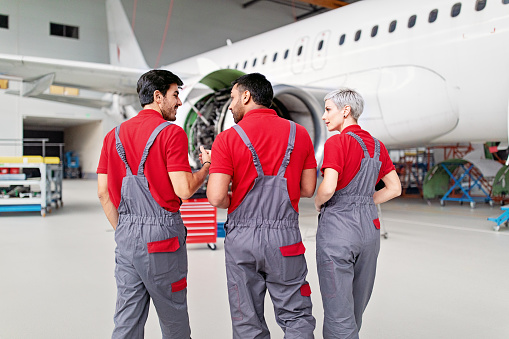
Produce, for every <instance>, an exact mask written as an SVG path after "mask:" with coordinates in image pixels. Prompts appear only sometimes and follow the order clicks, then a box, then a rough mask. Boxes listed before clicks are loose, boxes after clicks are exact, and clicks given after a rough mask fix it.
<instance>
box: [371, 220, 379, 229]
mask: <svg viewBox="0 0 509 339" xmlns="http://www.w3.org/2000/svg"><path fill="white" fill-rule="evenodd" d="M373 224H374V225H375V228H376V229H377V230H379V229H380V220H379V219H378V218H376V219H375V220H373Z"/></svg>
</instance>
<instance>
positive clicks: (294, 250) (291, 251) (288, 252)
mask: <svg viewBox="0 0 509 339" xmlns="http://www.w3.org/2000/svg"><path fill="white" fill-rule="evenodd" d="M279 250H280V251H281V254H282V255H283V257H293V256H296V255H301V254H304V252H306V248H305V247H304V244H303V243H302V241H301V242H298V243H296V244H293V245H288V246H281V247H280V248H279Z"/></svg>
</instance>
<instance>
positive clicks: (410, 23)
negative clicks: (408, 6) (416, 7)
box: [408, 15, 417, 28]
mask: <svg viewBox="0 0 509 339" xmlns="http://www.w3.org/2000/svg"><path fill="white" fill-rule="evenodd" d="M416 21H417V15H412V16H411V17H410V18H409V19H408V28H412V27H414V26H415V22H416Z"/></svg>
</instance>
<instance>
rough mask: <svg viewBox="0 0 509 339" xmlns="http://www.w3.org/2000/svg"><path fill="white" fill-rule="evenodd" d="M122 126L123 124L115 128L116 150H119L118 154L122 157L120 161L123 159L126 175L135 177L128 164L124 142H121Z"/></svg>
mask: <svg viewBox="0 0 509 339" xmlns="http://www.w3.org/2000/svg"><path fill="white" fill-rule="evenodd" d="M121 125H122V124H120V125H118V126H117V127H116V128H115V148H116V149H117V153H118V155H119V156H120V159H122V161H123V162H124V165H125V172H126V175H133V173H132V172H131V167H129V164H128V163H127V158H126V156H125V149H124V145H122V142H121V141H120V136H119V133H120V126H121Z"/></svg>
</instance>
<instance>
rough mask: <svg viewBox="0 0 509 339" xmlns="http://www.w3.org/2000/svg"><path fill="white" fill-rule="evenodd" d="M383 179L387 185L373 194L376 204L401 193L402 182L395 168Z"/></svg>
mask: <svg viewBox="0 0 509 339" xmlns="http://www.w3.org/2000/svg"><path fill="white" fill-rule="evenodd" d="M382 181H383V182H384V184H385V187H384V188H382V189H381V190H379V191H376V192H375V194H373V200H374V202H375V204H381V203H384V202H386V201H389V200H391V199H393V198H396V197H399V196H400V195H401V182H400V181H399V177H398V174H397V173H396V171H395V170H392V171H390V172H389V173H387V174H386V175H385V176H384V177H383V178H382Z"/></svg>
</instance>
